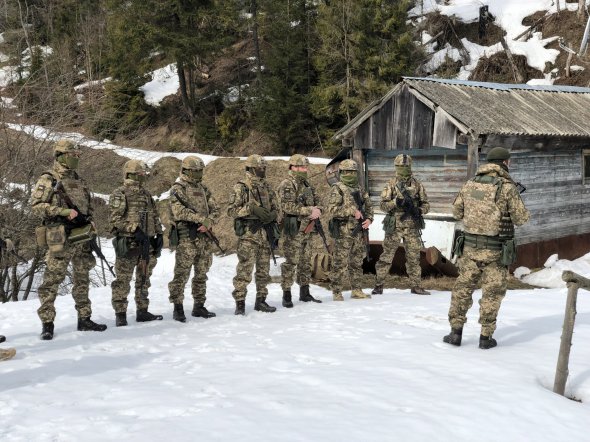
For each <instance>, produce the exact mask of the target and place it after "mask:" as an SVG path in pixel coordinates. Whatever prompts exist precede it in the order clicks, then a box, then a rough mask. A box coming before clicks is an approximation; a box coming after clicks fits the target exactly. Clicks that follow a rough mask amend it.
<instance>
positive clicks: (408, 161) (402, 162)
mask: <svg viewBox="0 0 590 442" xmlns="http://www.w3.org/2000/svg"><path fill="white" fill-rule="evenodd" d="M393 165H394V166H412V157H411V156H409V155H406V154H405V153H400V154H399V155H398V156H397V157H395V160H393Z"/></svg>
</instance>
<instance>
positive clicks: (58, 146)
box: [53, 139, 80, 156]
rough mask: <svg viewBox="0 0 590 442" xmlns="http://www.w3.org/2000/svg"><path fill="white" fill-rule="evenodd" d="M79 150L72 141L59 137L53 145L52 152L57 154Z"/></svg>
mask: <svg viewBox="0 0 590 442" xmlns="http://www.w3.org/2000/svg"><path fill="white" fill-rule="evenodd" d="M72 152H77V153H79V152H80V147H79V146H78V145H76V143H74V142H73V141H70V140H66V139H61V140H59V141H58V142H57V143H55V146H53V154H54V155H55V156H59V155H61V154H64V153H72Z"/></svg>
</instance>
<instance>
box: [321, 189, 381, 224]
mask: <svg viewBox="0 0 590 442" xmlns="http://www.w3.org/2000/svg"><path fill="white" fill-rule="evenodd" d="M354 192H360V195H361V200H362V202H363V205H362V207H361V209H362V211H363V212H364V213H365V215H366V218H367V219H370V220H371V222H372V221H373V217H374V215H373V206H372V204H371V199H370V198H369V194H368V193H367V192H365V191H363V190H362V189H360V188H355V187H348V186H347V185H345V184H344V183H342V182H340V181H338V182H337V183H335V184H334V185H332V187H331V189H330V196H329V199H328V207H327V211H328V213H329V214H330V215H331V216H332V218H339V219H343V220H345V221H346V227H347V228H348V229H350V230H352V229H354V228H355V227H356V225H357V224H358V221H357V220H356V219H355V218H354V214H355V212H356V211H357V205H356V202H355V200H354V197H353V193H354Z"/></svg>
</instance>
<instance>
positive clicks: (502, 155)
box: [486, 147, 510, 161]
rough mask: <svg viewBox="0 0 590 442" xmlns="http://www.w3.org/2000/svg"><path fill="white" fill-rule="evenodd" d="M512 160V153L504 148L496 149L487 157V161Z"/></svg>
mask: <svg viewBox="0 0 590 442" xmlns="http://www.w3.org/2000/svg"><path fill="white" fill-rule="evenodd" d="M508 159H510V151H509V150H508V149H505V148H503V147H494V148H493V149H492V150H490V151H489V152H488V155H487V156H486V160H487V161H504V160H508Z"/></svg>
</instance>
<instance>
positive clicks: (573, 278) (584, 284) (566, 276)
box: [561, 270, 590, 290]
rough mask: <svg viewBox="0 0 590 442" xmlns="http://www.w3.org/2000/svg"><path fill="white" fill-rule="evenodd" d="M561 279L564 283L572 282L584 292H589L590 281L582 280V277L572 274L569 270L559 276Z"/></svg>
mask: <svg viewBox="0 0 590 442" xmlns="http://www.w3.org/2000/svg"><path fill="white" fill-rule="evenodd" d="M561 279H562V280H563V281H565V282H568V283H569V282H573V283H575V284H578V285H579V286H580V287H581V288H583V289H585V290H590V279H588V278H584V277H583V276H582V275H578V274H577V273H574V272H572V271H571V270H564V272H563V273H562V274H561Z"/></svg>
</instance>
